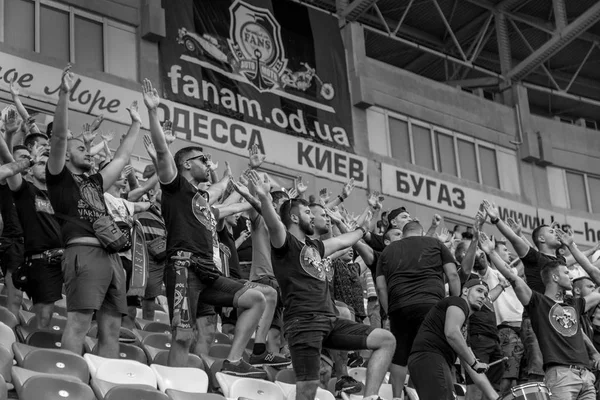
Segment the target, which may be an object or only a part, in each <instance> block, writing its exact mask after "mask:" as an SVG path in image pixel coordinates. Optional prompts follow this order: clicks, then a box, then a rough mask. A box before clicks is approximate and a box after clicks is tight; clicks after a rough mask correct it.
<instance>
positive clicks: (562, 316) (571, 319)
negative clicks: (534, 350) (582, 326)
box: [548, 303, 579, 337]
mask: <svg viewBox="0 0 600 400" xmlns="http://www.w3.org/2000/svg"><path fill="white" fill-rule="evenodd" d="M548 318H549V319H550V325H552V327H553V328H554V330H555V331H557V332H558V333H560V334H561V335H563V336H566V337H571V336H573V335H575V334H576V333H577V330H578V329H579V322H578V316H577V311H575V309H574V308H573V307H571V306H562V305H560V304H558V303H557V304H555V305H553V306H552V308H551V309H550V312H549V314H548Z"/></svg>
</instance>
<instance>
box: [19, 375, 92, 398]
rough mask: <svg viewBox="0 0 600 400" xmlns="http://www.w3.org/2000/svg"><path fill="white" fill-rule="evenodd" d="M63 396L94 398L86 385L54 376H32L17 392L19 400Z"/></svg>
mask: <svg viewBox="0 0 600 400" xmlns="http://www.w3.org/2000/svg"><path fill="white" fill-rule="evenodd" d="M65 398H72V399H77V400H95V399H96V397H95V396H94V392H93V391H92V389H91V388H90V387H89V386H88V385H85V384H83V383H81V382H73V381H69V380H65V379H61V378H58V377H55V376H33V377H31V378H29V379H28V380H27V382H25V384H24V385H23V388H22V389H21V392H20V393H19V399H21V400H39V399H44V400H64V399H65Z"/></svg>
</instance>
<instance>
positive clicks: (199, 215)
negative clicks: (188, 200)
mask: <svg viewBox="0 0 600 400" xmlns="http://www.w3.org/2000/svg"><path fill="white" fill-rule="evenodd" d="M192 212H193V213H194V216H195V217H196V219H197V220H198V222H200V223H201V224H202V225H204V227H205V228H206V229H214V228H213V221H212V220H213V219H214V218H213V215H212V213H211V212H210V209H209V206H208V203H207V202H206V199H205V198H204V196H203V195H202V194H201V193H199V192H198V193H196V194H195V195H194V198H193V199H192ZM214 226H216V224H214Z"/></svg>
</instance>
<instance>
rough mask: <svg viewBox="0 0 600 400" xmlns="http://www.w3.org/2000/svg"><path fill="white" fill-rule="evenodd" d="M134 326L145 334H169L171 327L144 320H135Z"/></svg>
mask: <svg viewBox="0 0 600 400" xmlns="http://www.w3.org/2000/svg"><path fill="white" fill-rule="evenodd" d="M135 324H136V325H137V327H138V328H139V329H141V330H143V331H146V332H156V333H168V334H170V333H171V325H169V324H165V323H163V322H156V321H148V320H146V319H136V320H135Z"/></svg>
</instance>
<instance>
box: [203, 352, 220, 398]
mask: <svg viewBox="0 0 600 400" xmlns="http://www.w3.org/2000/svg"><path fill="white" fill-rule="evenodd" d="M200 358H202V361H204V364H205V365H206V373H207V374H208V379H209V382H210V388H211V390H212V391H215V390H217V389H218V388H219V382H218V381H217V377H216V374H217V372H221V369H223V361H224V360H223V359H222V358H214V357H211V356H209V355H206V354H201V355H200Z"/></svg>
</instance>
